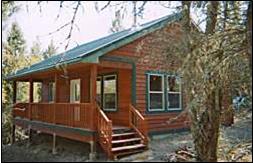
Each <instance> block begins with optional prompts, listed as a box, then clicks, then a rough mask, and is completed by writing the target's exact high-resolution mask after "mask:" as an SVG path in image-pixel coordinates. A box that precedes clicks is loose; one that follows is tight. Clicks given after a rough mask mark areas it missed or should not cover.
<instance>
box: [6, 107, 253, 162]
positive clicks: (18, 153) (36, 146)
mask: <svg viewBox="0 0 253 163" xmlns="http://www.w3.org/2000/svg"><path fill="white" fill-rule="evenodd" d="M245 144H246V145H247V144H248V146H247V148H250V149H249V150H248V151H247V152H248V153H246V154H245V149H244V148H242V149H241V147H244V146H245ZM251 144H252V112H251V113H250V114H247V116H244V117H243V118H241V117H240V118H239V119H238V118H235V124H234V125H232V126H231V127H224V126H222V127H221V133H220V139H219V152H218V157H219V161H233V160H236V159H237V157H238V155H240V161H252V145H251ZM185 146H187V147H193V142H192V138H191V134H190V132H181V133H174V134H167V135H160V136H155V137H153V138H152V141H151V142H150V145H149V150H147V151H145V152H143V153H140V154H136V155H132V156H129V157H125V158H121V159H119V160H117V161H119V162H124V161H134V162H136V161H146V162H166V156H167V155H168V154H169V153H172V152H174V151H175V150H176V149H178V148H179V147H185ZM243 152H244V153H243ZM88 155H89V145H88V144H85V143H80V142H76V141H72V140H68V139H64V138H57V154H55V155H53V154H52V136H50V135H46V134H42V135H36V136H34V138H33V141H32V144H31V145H30V146H29V145H28V140H22V141H19V142H16V143H15V144H14V145H11V146H2V161H4V162H7V161H8V162H13V161H18V162H38V161H40V162H59V161H61V162H87V161H89V157H88ZM95 161H101V162H104V161H108V160H107V159H106V157H105V155H104V154H103V152H102V150H101V149H100V148H98V154H97V159H96V160H95Z"/></svg>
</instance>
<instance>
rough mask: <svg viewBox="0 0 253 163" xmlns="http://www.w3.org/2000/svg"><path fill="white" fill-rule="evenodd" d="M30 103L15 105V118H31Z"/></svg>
mask: <svg viewBox="0 0 253 163" xmlns="http://www.w3.org/2000/svg"><path fill="white" fill-rule="evenodd" d="M28 109H29V103H16V104H14V105H13V112H12V114H13V117H17V116H18V117H22V118H23V117H24V118H28V116H29V112H28Z"/></svg>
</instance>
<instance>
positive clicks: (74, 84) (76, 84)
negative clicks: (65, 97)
mask: <svg viewBox="0 0 253 163" xmlns="http://www.w3.org/2000/svg"><path fill="white" fill-rule="evenodd" d="M80 93H81V92H80V79H74V80H70V102H72V103H78V102H80Z"/></svg>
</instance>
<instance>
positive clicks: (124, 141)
mask: <svg viewBox="0 0 253 163" xmlns="http://www.w3.org/2000/svg"><path fill="white" fill-rule="evenodd" d="M138 140H141V138H131V139H121V140H113V141H112V144H116V143H127V142H132V141H138Z"/></svg>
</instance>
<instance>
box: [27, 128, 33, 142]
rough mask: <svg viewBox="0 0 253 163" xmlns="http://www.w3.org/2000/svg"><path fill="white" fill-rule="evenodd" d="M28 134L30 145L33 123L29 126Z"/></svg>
mask: <svg viewBox="0 0 253 163" xmlns="http://www.w3.org/2000/svg"><path fill="white" fill-rule="evenodd" d="M28 136H29V142H28V145H29V146H30V145H31V143H32V129H31V125H29V126H28Z"/></svg>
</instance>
